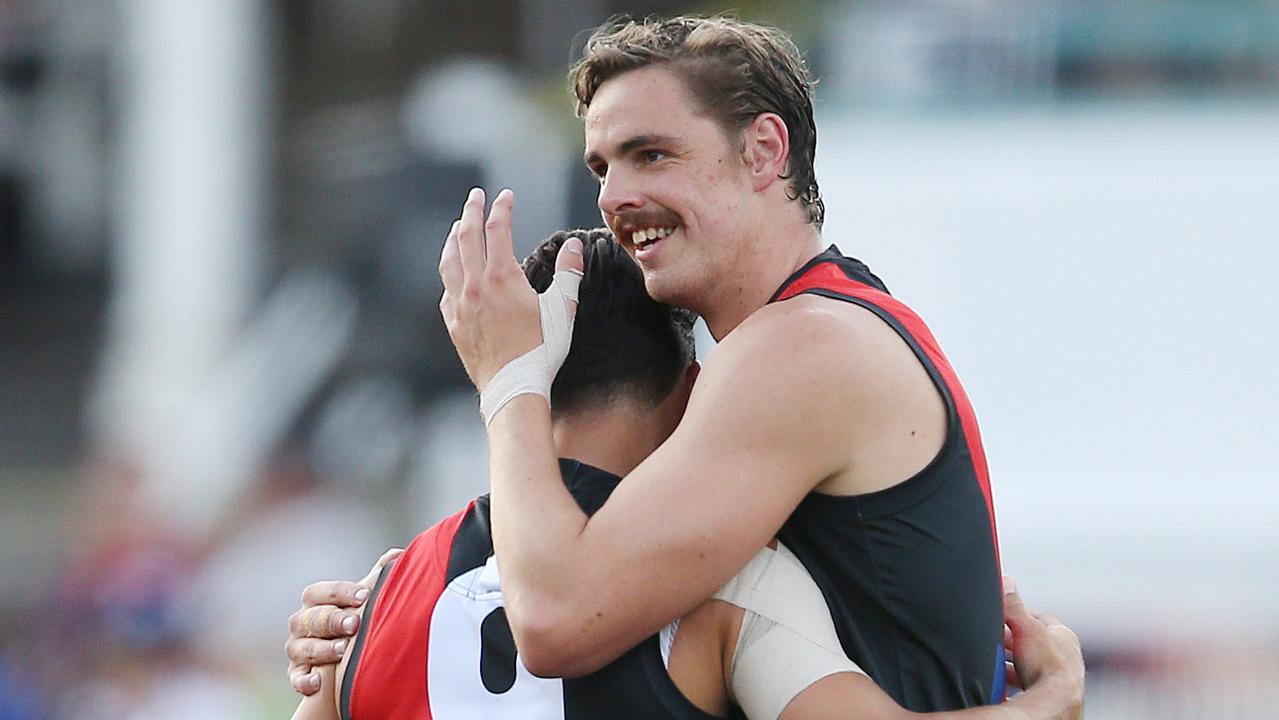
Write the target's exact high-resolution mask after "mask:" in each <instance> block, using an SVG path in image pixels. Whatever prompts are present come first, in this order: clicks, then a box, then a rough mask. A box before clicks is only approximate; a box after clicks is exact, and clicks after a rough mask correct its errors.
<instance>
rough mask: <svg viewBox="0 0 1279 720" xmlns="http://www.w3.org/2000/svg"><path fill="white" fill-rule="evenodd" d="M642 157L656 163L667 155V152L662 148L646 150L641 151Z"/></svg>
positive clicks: (645, 160)
mask: <svg viewBox="0 0 1279 720" xmlns="http://www.w3.org/2000/svg"><path fill="white" fill-rule="evenodd" d="M640 157H642V158H643V159H644V162H646V163H655V162H657V161H659V160H661V159H662V158H664V157H666V153H664V152H662V151H661V150H645V151H644V152H643V153H641V155H640Z"/></svg>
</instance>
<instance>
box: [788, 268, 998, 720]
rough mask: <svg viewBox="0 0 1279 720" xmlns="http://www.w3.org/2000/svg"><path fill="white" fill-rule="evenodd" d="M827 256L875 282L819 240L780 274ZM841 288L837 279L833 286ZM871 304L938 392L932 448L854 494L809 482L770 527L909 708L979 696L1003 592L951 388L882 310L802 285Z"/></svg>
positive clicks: (850, 639) (992, 667)
mask: <svg viewBox="0 0 1279 720" xmlns="http://www.w3.org/2000/svg"><path fill="white" fill-rule="evenodd" d="M824 263H834V264H836V265H837V266H838V267H839V268H840V269H842V270H843V271H844V273H843V274H844V275H845V276H846V277H847V278H848V280H849V281H850V282H854V283H860V284H862V285H868V286H870V287H872V288H874V289H876V290H878V291H880V292H884V293H886V292H887V291H886V289H885V287H884V284H883V283H882V282H881V281H880V280H879V279H878V278H877V277H875V276H874V275H873V274H872V273H871V272H870V270H869V268H867V267H866V266H865V265H864V264H863V263H861V262H859V261H856V260H853V259H851V258H845V257H843V256H842V255H840V254H839V251H838V249H836V248H835V247H833V246H832V247H831V249H829V250H827V251H826V252H824V253H822V254H821V255H819V256H817V257H816V258H814V259H813V261H812V262H810V263H808V264H807V265H805V266H804V267H803V268H801V269H800V271H799V272H797V273H795V275H793V276H792V277H791V278H790V279H788V280H787V281H786V283H785V285H783V287H782V288H781V289H779V290H778V292H777V293H776V294H775V295H774V296H773V297H774V299H776V298H777V297H780V296H781V295H782V293H784V292H785V291H786V289H787V288H789V287H790V286H791V285H792V284H794V283H795V282H796V281H797V280H799V279H800V278H801V277H803V276H804V275H806V274H807V273H808V272H810V271H811V270H813V269H814V268H816V267H818V266H819V265H822V264H824ZM842 289H843V290H848V289H849V288H848V287H847V286H844V287H843V288H842ZM805 292H806V294H814V295H820V296H823V297H828V298H832V299H835V300H840V301H845V302H851V303H855V304H858V305H860V306H862V307H865V308H866V309H868V310H870V311H871V312H874V313H875V314H876V315H878V316H879V317H880V318H881V319H882V320H883V321H884V322H885V323H887V324H888V325H889V326H891V327H892V328H893V329H894V330H895V331H896V332H897V333H898V334H899V335H900V336H901V337H902V338H903V339H904V340H905V341H906V342H907V343H908V344H909V345H910V347H911V348H912V349H913V350H914V352H915V355H916V357H917V358H918V359H919V362H920V363H921V364H922V365H923V366H924V367H925V369H926V370H927V371H928V373H929V375H930V376H931V377H932V379H933V382H934V384H935V385H936V386H937V389H938V392H940V393H941V395H942V397H943V399H944V400H945V403H946V408H947V415H948V421H947V422H948V429H947V434H946V438H945V440H944V442H943V446H942V448H941V450H940V451H939V452H938V455H937V456H936V457H935V458H934V459H933V461H932V462H931V463H930V464H929V465H928V466H927V467H926V468H925V469H924V470H922V471H921V472H920V473H919V474H917V475H916V476H914V477H912V478H910V479H908V480H906V481H905V482H902V483H900V484H898V485H895V486H893V487H890V488H888V489H885V490H882V491H879V492H875V493H869V494H866V495H859V496H844V497H835V496H831V495H824V494H821V493H812V494H810V495H809V496H808V497H806V498H805V499H804V500H803V501H802V502H801V503H800V505H799V507H798V508H796V510H795V512H794V513H793V514H792V515H791V517H790V518H789V519H788V520H787V521H786V523H785V524H784V525H783V527H782V530H781V532H780V533H779V537H780V538H781V540H782V542H784V543H785V544H786V545H787V547H789V548H790V549H791V550H792V551H793V552H794V553H795V555H796V556H798V557H799V559H800V560H801V562H803V564H804V566H805V567H806V568H807V569H808V571H809V572H810V573H811V574H812V576H813V578H814V580H815V581H816V582H817V584H818V586H819V587H820V588H821V589H822V592H823V594H824V595H825V597H826V601H827V604H828V605H829V607H830V608H831V614H832V616H833V618H834V620H835V627H836V630H837V631H838V634H839V638H840V641H841V643H842V644H843V647H844V650H845V652H847V653H848V655H849V657H850V658H852V659H853V661H855V662H856V663H857V664H858V665H860V666H861V667H862V669H863V670H865V671H866V672H867V674H868V675H870V677H871V678H872V679H873V680H875V682H876V683H877V684H878V685H879V686H880V687H882V688H883V689H884V690H885V691H886V692H887V693H888V694H889V695H891V696H892V697H893V698H894V699H896V700H897V702H898V703H900V704H901V705H903V706H904V707H906V708H907V709H909V710H912V711H916V712H932V711H938V710H954V709H960V708H965V707H973V706H976V705H983V704H988V703H990V702H992V700H996V701H997V700H998V699H999V698H1001V697H1002V694H1003V690H1002V688H1003V682H1002V679H1003V672H1004V668H1003V662H1002V657H1003V655H1002V647H1003V597H1002V591H1001V582H1000V577H999V563H998V559H997V556H996V551H995V538H994V537H993V534H992V528H991V522H990V515H989V509H988V507H987V505H986V500H985V496H984V495H983V492H982V489H981V485H980V483H979V481H978V478H977V473H976V470H975V467H974V464H973V459H972V457H971V454H970V452H969V448H968V443H967V441H966V439H965V437H964V432H963V427H962V425H961V422H960V418H959V416H958V413H957V411H956V404H955V400H954V395H953V393H952V391H951V389H950V388H949V387H947V385H946V383H945V381H944V379H943V377H942V375H941V373H940V372H939V371H938V369H937V367H936V366H935V365H934V363H933V362H932V360H931V359H930V358H929V357H928V356H927V354H926V353H925V352H924V350H923V348H922V346H921V345H920V343H919V342H918V341H917V339H916V338H915V337H913V336H912V335H911V333H910V332H909V331H908V330H907V329H906V327H905V326H904V325H903V323H902V322H901V321H900V319H899V318H897V317H895V316H894V315H893V314H892V312H890V311H889V310H888V309H886V308H884V307H882V306H880V305H879V304H877V303H875V302H873V301H869V300H866V299H864V298H855V297H851V296H849V295H848V294H846V293H844V292H841V286H840V284H839V283H835V284H833V285H832V286H829V287H818V288H814V289H809V290H807V291H805Z"/></svg>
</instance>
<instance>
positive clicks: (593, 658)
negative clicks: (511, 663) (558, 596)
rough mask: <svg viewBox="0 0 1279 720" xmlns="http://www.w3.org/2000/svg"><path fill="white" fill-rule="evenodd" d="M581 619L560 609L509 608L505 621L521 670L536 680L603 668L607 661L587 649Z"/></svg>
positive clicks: (586, 638) (544, 606)
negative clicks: (535, 677)
mask: <svg viewBox="0 0 1279 720" xmlns="http://www.w3.org/2000/svg"><path fill="white" fill-rule="evenodd" d="M508 600H509V598H508ZM580 617H581V616H580V615H579V614H577V613H573V612H570V611H569V610H568V609H566V608H563V607H555V606H550V605H542V606H540V607H539V606H534V607H528V606H525V607H518V608H517V607H512V606H511V605H509V604H508V606H507V621H508V622H509V623H510V625H511V635H512V637H513V638H514V640H515V648H516V652H517V653H518V654H519V656H520V661H521V662H522V663H523V664H524V667H525V668H527V669H528V671H529V672H530V673H532V674H533V675H536V676H537V677H553V678H569V677H578V676H581V675H586V674H588V673H591V672H594V671H596V670H598V669H600V668H601V667H603V666H604V665H606V664H607V663H608V660H609V658H601V656H600V654H599V653H598V652H597V651H596V649H595V648H591V647H590V646H589V645H588V642H589V640H590V636H589V633H587V632H586V630H587V628H585V627H584V626H583V623H582V622H581V621H580Z"/></svg>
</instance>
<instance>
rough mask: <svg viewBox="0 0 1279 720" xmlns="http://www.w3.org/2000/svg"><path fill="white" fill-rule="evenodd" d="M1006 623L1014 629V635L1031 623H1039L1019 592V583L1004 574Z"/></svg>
mask: <svg viewBox="0 0 1279 720" xmlns="http://www.w3.org/2000/svg"><path fill="white" fill-rule="evenodd" d="M1004 623H1005V624H1007V625H1008V627H1009V628H1010V629H1011V630H1012V634H1013V635H1017V634H1020V633H1022V632H1024V631H1025V630H1026V629H1027V628H1029V627H1031V624H1032V623H1034V624H1036V625H1037V624H1038V621H1037V620H1035V618H1034V616H1033V615H1031V614H1030V611H1029V610H1027V609H1026V604H1025V603H1024V602H1023V601H1022V599H1021V593H1019V592H1017V583H1016V582H1014V581H1013V579H1012V578H1011V577H1008V576H1007V575H1005V576H1004Z"/></svg>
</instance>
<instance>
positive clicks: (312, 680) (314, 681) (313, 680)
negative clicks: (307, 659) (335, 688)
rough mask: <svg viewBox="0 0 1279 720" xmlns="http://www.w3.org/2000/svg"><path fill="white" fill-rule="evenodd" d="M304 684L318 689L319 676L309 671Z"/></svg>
mask: <svg viewBox="0 0 1279 720" xmlns="http://www.w3.org/2000/svg"><path fill="white" fill-rule="evenodd" d="M306 684H307V686H308V687H311V688H315V689H317V690H318V689H319V687H320V676H319V675H316V674H315V673H311V674H310V675H307V676H306Z"/></svg>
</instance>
